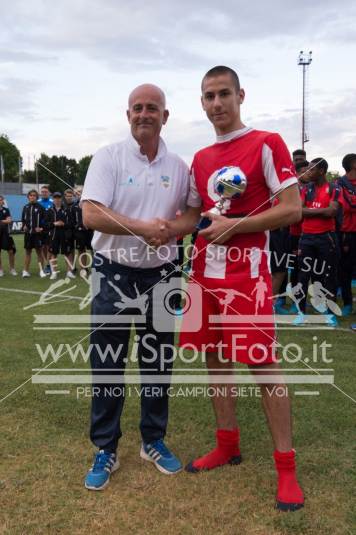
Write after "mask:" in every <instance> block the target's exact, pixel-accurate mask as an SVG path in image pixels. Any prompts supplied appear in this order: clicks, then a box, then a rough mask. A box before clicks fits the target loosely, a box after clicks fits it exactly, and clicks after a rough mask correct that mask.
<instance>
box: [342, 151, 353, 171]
mask: <svg viewBox="0 0 356 535" xmlns="http://www.w3.org/2000/svg"><path fill="white" fill-rule="evenodd" d="M355 160H356V154H353V153H351V154H346V156H344V157H343V159H342V163H341V165H342V167H343V168H344V169H345V171H346V173H348V172H349V171H351V168H352V162H354V161H355Z"/></svg>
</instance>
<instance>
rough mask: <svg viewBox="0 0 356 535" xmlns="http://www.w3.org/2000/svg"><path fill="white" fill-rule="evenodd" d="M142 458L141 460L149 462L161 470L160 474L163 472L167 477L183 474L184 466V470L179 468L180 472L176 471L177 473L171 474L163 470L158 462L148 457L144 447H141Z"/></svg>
mask: <svg viewBox="0 0 356 535" xmlns="http://www.w3.org/2000/svg"><path fill="white" fill-rule="evenodd" d="M140 457H141V459H143V460H144V461H149V462H150V463H153V464H154V465H155V467H156V468H157V470H159V471H160V472H162V474H166V475H167V476H174V475H175V474H178V472H181V470H183V466H182V468H179V469H178V470H176V471H175V472H170V471H169V470H166V469H165V468H163V466H160V465H159V464H158V463H157V461H155V460H154V459H152V458H151V457H150V456H149V455H147V453H146V452H145V450H144V449H143V447H142V446H141V450H140Z"/></svg>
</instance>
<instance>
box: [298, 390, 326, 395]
mask: <svg viewBox="0 0 356 535" xmlns="http://www.w3.org/2000/svg"><path fill="white" fill-rule="evenodd" d="M319 394H320V392H319V390H299V391H298V392H294V395H295V396H319Z"/></svg>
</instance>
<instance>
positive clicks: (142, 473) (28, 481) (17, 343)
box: [0, 237, 356, 535]
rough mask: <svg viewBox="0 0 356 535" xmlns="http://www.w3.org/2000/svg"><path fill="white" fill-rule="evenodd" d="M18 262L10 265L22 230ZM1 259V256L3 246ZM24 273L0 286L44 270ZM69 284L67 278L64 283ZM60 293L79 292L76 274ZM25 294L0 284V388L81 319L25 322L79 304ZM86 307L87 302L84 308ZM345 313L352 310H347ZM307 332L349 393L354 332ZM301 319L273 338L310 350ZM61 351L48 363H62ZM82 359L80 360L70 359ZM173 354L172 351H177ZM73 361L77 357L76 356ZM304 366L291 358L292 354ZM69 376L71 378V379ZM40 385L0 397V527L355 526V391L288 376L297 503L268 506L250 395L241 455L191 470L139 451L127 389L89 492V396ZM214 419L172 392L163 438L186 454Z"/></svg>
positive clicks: (199, 444)
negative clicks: (107, 455)
mask: <svg viewBox="0 0 356 535" xmlns="http://www.w3.org/2000/svg"><path fill="white" fill-rule="evenodd" d="M16 240H17V244H18V261H17V268H18V270H20V268H21V255H22V239H21V237H19V238H16ZM3 264H5V267H7V260H6V258H3ZM33 273H34V275H33V277H32V278H30V279H25V280H23V279H21V278H20V277H18V278H13V277H10V276H9V275H6V276H5V277H3V278H2V279H0V287H1V288H5V287H7V288H16V289H23V290H32V291H43V290H44V289H46V288H47V287H48V286H49V281H48V280H42V279H39V277H38V276H37V270H34V272H33ZM71 284H72V283H71ZM74 284H76V285H77V287H76V288H74V289H73V290H72V291H71V292H70V293H71V295H81V296H84V295H85V293H86V291H87V287H86V284H85V283H84V282H83V281H80V280H78V279H77V280H76V281H74ZM35 299H36V296H35V295H31V294H21V293H12V292H4V291H2V290H0V306H1V314H2V316H1V358H0V398H3V397H4V396H6V395H7V394H8V393H10V392H11V391H12V390H13V389H15V388H16V387H17V386H18V385H20V384H22V383H23V382H25V381H27V380H28V379H29V378H30V377H31V375H32V368H34V367H36V368H37V367H41V360H40V358H39V356H38V354H37V352H36V349H35V343H41V344H42V345H46V344H47V343H52V344H54V345H57V344H59V343H70V344H74V343H75V342H76V341H77V340H78V338H79V337H80V336H85V335H86V331H79V332H78V331H35V330H33V314H35V313H36V314H40V313H48V314H53V313H61V314H65V313H67V314H68V313H69V314H75V313H78V312H79V310H78V302H77V301H67V302H62V303H57V304H54V305H47V306H46V307H45V309H44V311H42V309H40V307H37V308H33V309H29V310H23V307H25V306H27V305H29V304H31V303H33V302H34V300H35ZM83 312H84V313H88V310H85V311H83ZM353 319H354V320H355V318H353ZM342 327H343V328H344V329H345V330H336V331H322V332H318V333H316V334H317V335H318V338H319V340H320V341H322V340H324V339H325V340H326V341H327V342H328V343H330V344H332V349H331V350H330V356H332V357H333V359H334V361H333V363H331V364H328V365H327V364H324V365H320V364H319V363H318V364H317V365H316V366H317V367H323V366H324V367H331V368H334V369H335V383H336V384H337V385H338V386H339V387H340V388H341V389H342V390H343V391H345V392H346V393H348V394H349V395H350V396H352V397H353V398H356V392H355V379H354V378H355V372H356V359H355V334H354V333H353V332H352V331H350V330H348V322H346V321H343V322H342ZM313 335H315V333H313V332H312V331H301V330H298V331H295V332H293V333H291V332H290V331H281V333H280V341H281V342H282V343H284V344H285V343H288V342H291V341H292V342H296V343H298V344H300V345H301V346H302V347H303V348H304V350H305V355H309V356H310V355H311V347H312V342H313V340H312V336H313ZM70 365H71V361H70V359H69V357H68V356H64V357H63V360H62V359H61V360H60V361H59V363H57V364H56V365H54V367H70ZM81 365H82V366H83V367H85V366H86V365H85V364H81ZM177 365H179V363H177ZM76 367H79V363H77V364H76ZM293 367H300V368H301V369H304V366H303V364H302V363H299V364H297V365H293ZM78 386H79V385H78ZM61 387H62V388H64V387H65V388H68V389H70V391H71V393H70V395H69V396H50V395H46V394H45V390H46V389H48V388H51V387H48V386H47V385H34V384H32V383H31V381H29V382H27V383H26V384H25V385H24V386H23V387H22V388H21V389H19V390H18V391H16V392H15V393H14V394H13V395H11V396H10V397H8V398H7V399H6V400H5V401H3V402H2V403H0V411H1V413H0V421H1V433H0V500H1V502H0V503H1V507H0V533H6V534H10V535H17V534H18V535H20V534H21V535H22V534H26V535H30V534H34V535H38V534H57V533H60V534H84V533H103V534H107V533H114V534H117V533H120V534H141V533H142V534H143V533H146V534H147V533H149V534H151V533H169V534H171V533H172V534H182V535H186V534H187V535H189V534H204V535H210V534H224V535H225V534H226V535H230V534H231V535H235V534H242V535H243V534H247V535H250V534H251V535H253V534H259V535H282V534H283V535H284V534H321V535H328V534H336V535H351V534H354V533H356V517H355V502H354V490H355V487H356V470H355V458H356V457H355V453H356V452H355V450H356V447H355V445H356V441H355V407H356V405H355V403H353V402H352V401H351V400H350V399H349V398H347V397H346V396H345V395H343V394H342V393H341V392H339V391H338V390H337V389H336V388H334V387H332V386H331V385H316V387H312V386H305V387H302V388H300V387H299V386H298V385H295V386H294V385H291V386H290V394H291V398H292V402H293V413H294V437H295V446H296V449H297V452H298V473H299V479H300V482H301V485H302V487H303V489H304V491H305V494H306V505H305V508H304V510H301V511H299V512H297V513H294V514H282V513H278V512H276V511H275V510H274V509H273V505H274V494H275V474H274V467H273V463H272V457H271V454H272V443H271V439H270V436H269V433H268V431H267V427H266V423H265V419H264V416H263V413H262V410H261V407H260V400H259V399H257V398H255V397H246V398H245V397H242V398H241V399H239V400H238V417H239V422H240V427H241V447H242V453H243V458H244V462H243V463H242V464H241V465H240V466H237V467H224V468H221V469H218V470H215V471H213V472H211V473H206V474H200V475H198V476H194V475H189V474H186V473H184V472H183V473H180V474H178V475H177V476H176V477H165V476H163V475H161V474H159V473H158V472H157V471H156V470H155V469H154V467H153V466H152V465H149V464H148V463H144V462H143V461H141V459H140V458H139V455H138V453H139V447H140V435H139V431H138V422H139V400H138V397H137V395H132V396H130V397H128V398H127V400H126V405H125V411H124V417H123V425H122V427H123V432H124V436H123V438H122V440H121V442H120V460H121V467H120V470H119V471H118V472H116V473H115V475H114V476H113V477H112V481H111V484H110V486H109V487H108V488H107V489H106V490H105V491H104V492H102V493H90V492H88V491H86V490H85V489H84V487H83V478H84V476H85V473H86V470H87V468H88V467H89V465H90V463H91V460H92V452H93V448H92V446H91V444H90V442H89V439H88V423H89V410H90V398H89V397H86V398H84V397H80V398H79V399H77V398H76V388H77V386H76V385H69V386H68V387H67V386H65V385H57V386H56V387H53V388H61ZM301 389H303V390H305V389H313V390H315V389H318V390H320V396H318V397H309V398H308V397H302V396H300V397H299V396H298V397H297V396H294V391H295V390H301ZM213 434H214V419H213V415H212V410H211V406H210V400H209V399H207V398H206V397H203V396H200V397H194V398H193V397H182V396H177V397H172V399H171V402H170V421H169V429H168V436H167V442H168V444H169V446H171V447H172V449H174V451H175V452H176V453H177V454H179V456H180V458H181V459H182V461H183V462H188V461H189V460H190V459H191V458H192V457H194V456H195V455H197V454H200V453H204V452H206V451H207V449H208V448H210V447H211V446H212V445H213V442H214V436H213Z"/></svg>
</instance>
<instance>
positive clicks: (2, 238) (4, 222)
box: [0, 195, 17, 277]
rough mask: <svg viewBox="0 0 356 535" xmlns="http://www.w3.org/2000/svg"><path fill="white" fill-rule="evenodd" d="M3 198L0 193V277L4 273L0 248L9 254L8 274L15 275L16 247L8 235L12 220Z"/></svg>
mask: <svg viewBox="0 0 356 535" xmlns="http://www.w3.org/2000/svg"><path fill="white" fill-rule="evenodd" d="M4 204H5V199H4V197H3V196H2V195H0V277H2V276H3V275H4V270H3V268H2V263H1V250H3V251H7V253H8V255H9V267H10V274H11V275H13V276H16V275H17V272H16V269H15V253H16V247H15V243H14V240H13V239H12V237H11V236H10V224H11V222H12V219H11V214H10V210H9V209H8V208H6V207H5V206H4Z"/></svg>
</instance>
